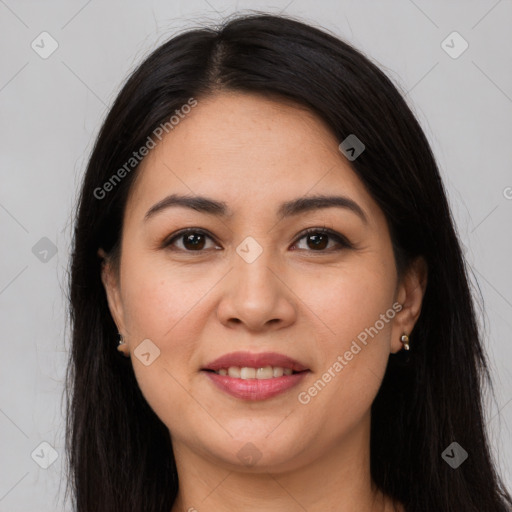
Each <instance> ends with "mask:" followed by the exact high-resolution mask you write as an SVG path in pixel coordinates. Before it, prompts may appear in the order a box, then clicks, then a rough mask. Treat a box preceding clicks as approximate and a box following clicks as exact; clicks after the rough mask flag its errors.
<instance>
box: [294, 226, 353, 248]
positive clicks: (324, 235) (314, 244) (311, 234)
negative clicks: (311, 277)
mask: <svg viewBox="0 0 512 512" xmlns="http://www.w3.org/2000/svg"><path fill="white" fill-rule="evenodd" d="M302 239H306V246H307V249H305V250H309V249H310V250H311V251H314V252H315V251H316V252H330V251H325V249H326V248H327V247H328V245H329V240H334V241H335V242H336V243H337V245H338V249H336V244H335V245H334V249H333V248H332V246H331V247H330V249H333V250H340V249H339V247H340V246H341V247H342V248H349V247H351V244H350V243H349V242H348V240H347V239H346V238H345V237H344V236H342V235H340V234H339V233H336V232H335V231H331V230H330V229H325V228H322V229H319V228H310V229H308V230H307V231H306V232H305V233H303V234H302V236H301V237H300V238H299V239H298V241H299V240H302ZM301 250H302V249H301Z"/></svg>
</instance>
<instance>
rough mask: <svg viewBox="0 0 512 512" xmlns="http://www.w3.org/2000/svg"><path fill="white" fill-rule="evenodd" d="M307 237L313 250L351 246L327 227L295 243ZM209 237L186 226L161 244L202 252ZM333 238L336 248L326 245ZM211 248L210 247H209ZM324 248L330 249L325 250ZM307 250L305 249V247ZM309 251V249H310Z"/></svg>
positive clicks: (218, 247)
mask: <svg viewBox="0 0 512 512" xmlns="http://www.w3.org/2000/svg"><path fill="white" fill-rule="evenodd" d="M304 238H305V239H307V242H306V243H308V244H309V245H308V247H309V248H310V249H312V251H313V252H332V251H333V250H334V251H336V250H341V248H352V247H353V246H352V244H351V243H350V242H349V241H348V240H347V239H346V238H345V237H344V236H343V235H341V234H340V233H337V232H336V231H333V230H331V229H328V228H325V227H324V228H309V229H307V230H306V231H303V232H302V233H301V234H300V236H299V238H297V241H296V242H295V245H296V244H297V243H298V241H300V240H302V239H304ZM207 239H209V240H211V241H212V242H213V241H214V238H213V237H212V236H211V235H210V234H209V233H207V232H206V231H204V230H203V229H200V228H187V229H183V230H181V231H178V233H175V234H174V235H173V236H172V237H171V238H169V239H168V240H166V241H165V242H164V243H163V244H162V245H163V247H166V248H170V249H171V250H181V251H185V252H204V249H208V247H206V245H207V244H206V240H207ZM329 239H331V240H334V241H335V242H336V243H337V244H338V249H336V245H335V246H334V248H333V247H332V246H331V247H330V248H329V247H328V245H329V244H328V240H329ZM176 242H181V247H180V246H179V245H178V246H176ZM210 248H211V247H210ZM214 248H215V249H221V247H220V246H219V245H215V244H214ZM326 248H328V249H331V250H327V251H326V250H325V249H326ZM299 249H300V250H304V249H303V248H299ZM305 250H307V249H305ZM310 252H311V251H310Z"/></svg>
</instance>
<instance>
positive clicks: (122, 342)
mask: <svg viewBox="0 0 512 512" xmlns="http://www.w3.org/2000/svg"><path fill="white" fill-rule="evenodd" d="M123 345H126V341H124V338H123V335H122V334H121V333H119V342H118V344H117V350H119V352H122V353H123V355H124V356H125V357H130V356H129V354H125V353H124V352H123V349H122V346H123Z"/></svg>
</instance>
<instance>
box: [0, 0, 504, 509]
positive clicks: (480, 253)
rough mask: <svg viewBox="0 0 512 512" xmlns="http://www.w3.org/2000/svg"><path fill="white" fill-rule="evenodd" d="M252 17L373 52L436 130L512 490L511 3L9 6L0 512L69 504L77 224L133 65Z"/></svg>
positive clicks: (3, 107)
mask: <svg viewBox="0 0 512 512" xmlns="http://www.w3.org/2000/svg"><path fill="white" fill-rule="evenodd" d="M255 9H257V10H266V11H269V12H274V13H277V12H280V11H284V12H286V13H289V14H292V15H297V16H301V17H302V18H303V19H305V20H308V21H310V22H312V23H316V24H318V25H320V26H322V27H325V28H327V29H329V30H331V31H333V32H335V33H336V34H338V35H339V36H341V37H343V38H344V39H346V40H347V41H349V42H351V43H352V44H354V45H355V46H356V47H357V48H359V49H361V50H363V52H365V53H366V54H367V55H368V56H370V58H371V59H372V60H373V61H374V62H376V63H377V64H378V65H380V66H381V68H382V69H383V70H384V71H385V72H386V73H387V74H388V76H390V77H391V79H392V80H393V81H394V82H395V83H396V84H397V85H398V86H399V87H400V88H401V90H402V91H403V93H404V94H406V97H407V99H408V101H409V104H410V105H411V106H412V108H413V110H414V112H415V113H416V114H417V116H418V118H419V120H420V122H421V124H422V126H423V127H424V129H425V132H426V134H427V137H428V138H429V140H430V142H431V144H432V147H433V149H434V152H435V155H436V157H437V159H438V163H439V165H440V168H441V172H442V174H443V178H444V182H445V185H446V189H447V192H448V195H449V199H450V202H451V206H452V209H453V214H454V217H455V220H456V223H457V226H458V230H459V234H460V238H461V240H462V243H463V246H464V250H465V254H466V257H467V259H468V261H469V263H470V265H471V267H472V270H473V272H472V276H471V279H472V281H473V284H474V286H475V289H476V290H478V289H480V290H481V293H482V295H483V299H484V305H485V311H484V312H482V311H480V309H478V310H479V316H480V321H481V323H482V325H484V329H485V345H486V348H487V352H488V355H489V358H490V363H491V370H492V373H493V376H494V382H495V386H496V398H497V399H496V402H494V401H491V400H489V401H488V406H487V411H486V421H487V426H488V428H489V432H490V436H491V444H492V449H493V451H494V453H495V454H496V457H497V459H498V461H499V464H500V467H501V471H502V474H503V476H504V479H505V483H506V485H507V487H508V488H509V489H512V463H511V462H510V461H512V436H511V435H510V428H511V426H512V403H511V402H512V371H511V370H512V362H511V359H512V343H511V334H512V320H511V317H512V272H511V270H510V261H511V258H510V254H511V252H512V251H511V249H512V237H511V229H510V222H511V220H512V188H511V187H512V171H511V165H510V144H511V141H512V123H511V119H512V117H511V114H512V71H511V67H510V66H511V65H510V63H511V62H512V44H511V43H512V31H511V30H510V27H511V25H512V23H511V21H512V2H511V1H510V0H501V1H496V0H485V1H484V0H481V1H468V0H464V1H451V2H449V3H448V2H442V1H435V2H434V1H429V2H427V1H420V0H416V1H415V2H413V1H412V0H395V1H380V2H370V1H361V0H357V1H340V0H337V1H324V2H320V1H313V0H292V1H290V0H285V1H275V2H273V3H267V2H256V1H252V2H250V1H248V2H242V1H240V2H236V3H235V2H233V1H227V0H226V1H223V0H208V1H207V0H187V1H176V2H169V1H155V2H143V1H134V0H133V1H130V2H128V1H121V0H110V1H108V2H107V1H103V2H101V1H99V0H92V1H88V2H87V1H80V2H76V1H66V2H64V1H60V2H57V1H46V2H38V1H16V0H0V42H1V47H2V66H1V68H0V112H1V126H0V130H1V131H0V144H1V151H0V159H1V165H0V172H1V188H0V226H1V244H0V247H1V249H0V251H1V269H0V311H1V327H2V340H1V350H2V354H1V357H0V384H1V386H0V433H1V435H0V461H1V462H0V511H9V512H21V511H24V512H26V511H34V510H38V511H39V512H49V511H56V510H69V509H70V508H69V503H68V504H66V503H65V502H64V499H63V490H64V481H65V474H64V473H63V470H64V469H65V465H64V464H63V461H64V452H63V441H64V437H63V436H64V415H63V411H64V409H63V401H62V397H63V377H64V369H65V362H66V358H67V353H66V350H67V349H68V341H67V331H66V314H65V308H66V302H65V290H66V268H67V265H68V258H69V247H70V238H71V237H70V235H71V224H70V219H71V209H72V205H73V204H74V201H75V198H76V193H77V190H78V187H79V183H80V179H81V177H82V174H83V171H84V167H85V162H86V160H87V157H88V155H89V154H90V151H91V149H92V144H93V141H94V138H95V136H96V134H97V131H98V129H99V126H100V123H101V121H102V120H103V118H104V116H105V114H106V111H107V109H108V107H109V106H110V105H111V103H112V101H113V99H114V97H115V95H116V93H117V92H118V90H119V88H120V86H121V84H122V83H123V81H124V79H125V78H126V77H127V75H128V73H129V72H130V71H131V70H132V69H133V68H134V66H135V65H136V64H137V63H138V62H140V60H141V59H142V58H143V57H144V56H145V55H147V54H148V52H149V51H150V50H152V49H154V48H155V47H156V46H158V45H159V44H160V43H162V42H163V41H165V40H166V39H167V38H168V37H170V36H171V35H172V34H173V32H174V31H176V30H177V29H180V28H182V27H189V26H193V25H197V24H201V23H207V22H209V21H213V20H218V19H219V18H220V17H221V16H225V15H227V14H229V13H232V12H235V11H241V10H243V11H247V10H255ZM43 31H47V32H48V33H49V34H51V36H52V37H53V38H54V39H55V40H56V41H57V42H58V45H59V46H58V48H57V50H56V51H55V52H54V53H53V54H52V55H51V56H49V57H48V58H47V59H43V58H41V57H40V55H39V54H38V53H36V51H34V50H33V49H32V47H31V43H32V41H34V40H35V43H38V41H39V43H38V44H39V45H40V46H42V45H43V43H41V42H40V40H41V38H39V37H38V36H39V34H40V33H41V32H43ZM453 31H457V32H458V33H460V34H461V36H462V37H463V38H464V39H465V40H466V41H467V42H468V44H469V47H468V49H467V50H466V51H465V52H464V53H462V54H461V55H460V56H459V57H458V58H452V57H451V56H450V55H448V54H447V53H446V51H445V50H444V49H443V47H442V45H441V44H442V42H443V40H445V39H446V38H447V36H448V35H449V34H451V33H452V32H453ZM448 44H449V45H451V46H454V49H453V50H452V51H457V50H458V49H459V48H461V46H460V42H458V41H456V40H455V41H454V43H451V42H450V39H448ZM44 47H45V48H46V50H48V49H49V48H50V44H49V40H48V39H46V40H45V43H44ZM44 237H47V238H48V239H49V241H50V242H49V241H47V240H43V241H40V240H41V239H42V238H44ZM36 244H39V245H36ZM53 245H54V246H55V248H56V249H57V253H56V254H55V255H52V252H51V248H52V247H53ZM34 246H35V247H36V248H35V249H33V248H34ZM45 250H47V251H49V252H44V251H45ZM112 342H113V343H114V342H115V340H112ZM42 442H47V443H49V444H50V445H51V446H52V447H54V449H55V450H56V452H57V454H58V458H57V460H56V461H55V462H54V463H53V464H52V465H51V466H49V468H48V469H43V468H41V467H40V466H39V465H38V464H36V462H35V460H44V459H45V457H47V456H48V454H49V451H48V448H47V447H46V448H45V446H46V445H43V447H42V448H41V447H39V445H40V443H42ZM464 448H465V449H466V450H467V451H468V452H469V454H470V456H471V447H470V446H467V447H464ZM36 449H37V450H36ZM34 450H36V452H35V454H36V455H37V454H39V459H37V458H36V456H34V459H35V460H33V458H31V454H32V453H33V451H34ZM41 450H42V451H41Z"/></svg>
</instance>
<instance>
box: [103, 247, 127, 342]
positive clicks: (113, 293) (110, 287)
mask: <svg viewBox="0 0 512 512" xmlns="http://www.w3.org/2000/svg"><path fill="white" fill-rule="evenodd" d="M98 256H99V257H100V258H101V259H102V261H101V281H102V283H103V286H104V288H105V293H106V295H107V302H108V307H109V309H110V314H111V315H112V318H113V320H114V322H115V324H116V326H117V330H118V332H120V333H121V334H123V333H126V330H125V322H124V313H123V304H122V301H121V293H120V288H119V278H118V276H117V274H116V271H115V268H114V266H113V264H112V261H111V259H110V258H109V256H108V255H107V254H106V253H105V251H104V250H103V249H101V248H100V249H98Z"/></svg>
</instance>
